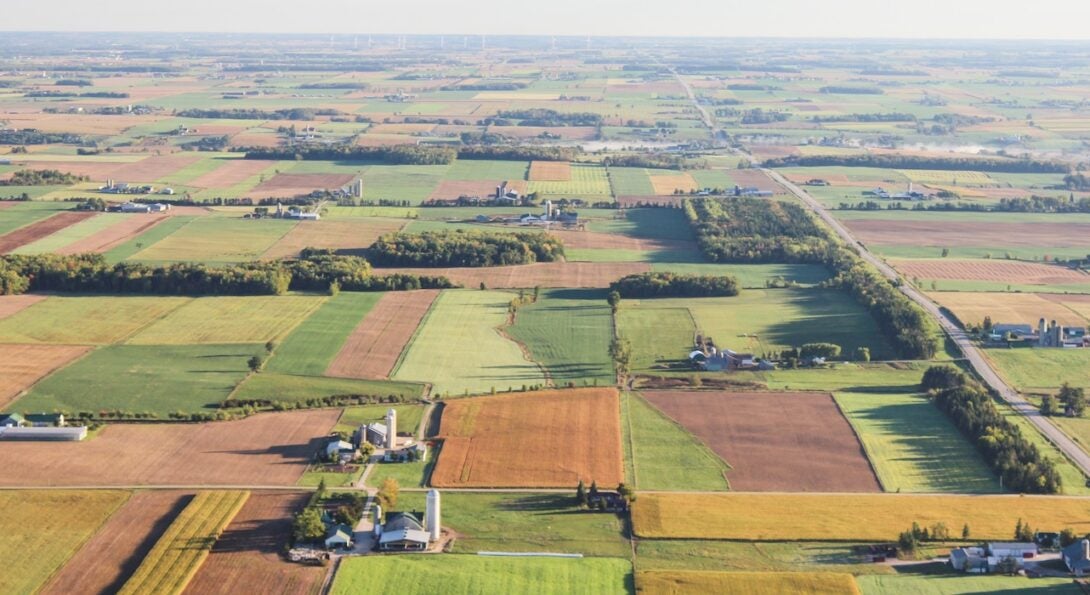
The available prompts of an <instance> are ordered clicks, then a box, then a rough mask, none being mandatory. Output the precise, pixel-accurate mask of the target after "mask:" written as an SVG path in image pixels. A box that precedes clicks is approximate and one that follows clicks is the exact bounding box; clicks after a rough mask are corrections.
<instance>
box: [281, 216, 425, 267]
mask: <svg viewBox="0 0 1090 595" xmlns="http://www.w3.org/2000/svg"><path fill="white" fill-rule="evenodd" d="M404 225H405V222H404V221H403V220H401V219H340V220H334V221H303V222H301V223H300V224H299V225H296V226H295V227H293V228H291V231H289V232H288V233H287V234H286V235H285V236H284V237H282V238H280V239H279V240H278V241H277V242H276V243H275V244H273V245H272V246H271V247H270V248H269V249H268V250H266V251H265V253H264V254H262V255H261V258H266V259H268V258H291V257H295V256H299V252H300V251H302V250H303V248H332V249H334V250H354V251H359V250H362V249H364V248H367V247H368V246H370V245H371V244H373V243H375V240H377V239H378V238H379V236H381V235H383V234H387V233H392V232H395V231H400V230H401V228H402V227H404Z"/></svg>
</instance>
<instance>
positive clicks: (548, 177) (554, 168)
mask: <svg viewBox="0 0 1090 595" xmlns="http://www.w3.org/2000/svg"><path fill="white" fill-rule="evenodd" d="M526 179H527V180H529V181H531V182H567V181H570V180H571V179H572V165H571V163H569V162H567V161H531V162H530V171H529V172H527V174H526Z"/></svg>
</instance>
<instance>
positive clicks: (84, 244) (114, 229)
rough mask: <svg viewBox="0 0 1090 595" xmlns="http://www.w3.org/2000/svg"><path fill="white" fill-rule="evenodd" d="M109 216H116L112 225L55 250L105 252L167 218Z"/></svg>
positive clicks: (75, 252)
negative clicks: (116, 218)
mask: <svg viewBox="0 0 1090 595" xmlns="http://www.w3.org/2000/svg"><path fill="white" fill-rule="evenodd" d="M110 216H111V217H118V220H117V221H116V222H114V223H113V224H112V225H110V226H109V227H107V228H106V229H103V230H102V231H99V232H97V233H94V234H92V235H90V236H87V237H85V238H83V239H80V240H78V241H75V242H72V243H71V244H68V245H67V246H64V247H62V248H60V249H59V250H57V251H56V252H57V253H58V254H79V253H81V252H106V251H107V250H110V249H111V248H114V247H115V246H118V245H120V244H122V243H124V242H126V241H128V240H130V239H132V238H135V237H136V236H139V235H140V234H142V233H144V232H145V231H148V230H149V229H151V228H152V227H155V226H156V225H158V224H160V223H162V222H163V221H165V220H166V219H167V217H166V216H163V215H156V214H152V213H148V214H139V215H110Z"/></svg>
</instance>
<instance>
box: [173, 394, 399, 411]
mask: <svg viewBox="0 0 1090 595" xmlns="http://www.w3.org/2000/svg"><path fill="white" fill-rule="evenodd" d="M403 402H405V399H404V397H402V396H401V395H393V394H391V395H364V394H354V395H326V396H322V397H311V398H309V399H306V400H303V401H278V400H275V399H236V398H230V399H225V400H223V401H222V402H220V405H219V407H220V409H245V408H250V409H253V410H255V411H256V410H272V411H290V410H292V409H316V408H319V407H352V406H354V405H375V404H381V403H403ZM183 415H184V414H183Z"/></svg>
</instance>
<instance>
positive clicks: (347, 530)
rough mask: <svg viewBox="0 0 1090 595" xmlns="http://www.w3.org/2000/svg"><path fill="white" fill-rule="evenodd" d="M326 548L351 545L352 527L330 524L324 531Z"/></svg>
mask: <svg viewBox="0 0 1090 595" xmlns="http://www.w3.org/2000/svg"><path fill="white" fill-rule="evenodd" d="M325 547H326V549H330V550H331V549H334V548H344V549H348V548H350V547H352V527H349V526H348V525H340V524H338V525H332V526H331V527H330V528H329V531H328V532H327V533H326V538H325Z"/></svg>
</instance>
